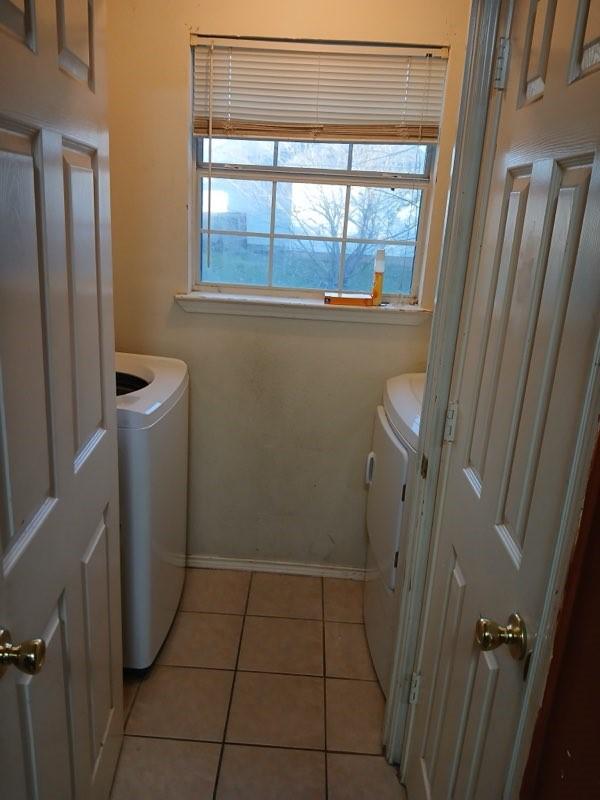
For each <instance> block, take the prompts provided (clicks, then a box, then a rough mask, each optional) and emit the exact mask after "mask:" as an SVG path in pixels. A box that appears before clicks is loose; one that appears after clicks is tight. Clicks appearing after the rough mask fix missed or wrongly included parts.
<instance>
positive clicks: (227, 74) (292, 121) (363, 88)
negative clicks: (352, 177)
mask: <svg viewBox="0 0 600 800" xmlns="http://www.w3.org/2000/svg"><path fill="white" fill-rule="evenodd" d="M200 42H202V43H200ZM446 53H447V51H446V50H445V49H443V48H440V49H427V50H425V49H422V50H416V49H414V48H411V49H406V48H387V47H372V46H368V47H361V46H356V47H352V48H350V47H347V46H336V45H328V46H325V45H323V46H318V45H301V44H299V45H297V46H296V45H294V44H291V43H283V42H277V43H275V42H268V43H264V45H263V44H262V43H261V45H252V44H250V43H248V41H246V42H245V43H242V42H241V41H237V40H236V41H232V40H201V39H195V41H194V97H193V123H194V133H195V134H196V135H198V136H208V135H212V136H219V137H224V136H225V137H227V136H228V137H237V138H254V139H261V138H262V139H315V140H329V141H331V140H336V141H381V142H383V141H385V142H398V141H420V142H434V141H436V140H437V138H438V132H439V125H440V117H441V113H442V104H443V99H444V84H445V79H446V63H447V58H446Z"/></svg>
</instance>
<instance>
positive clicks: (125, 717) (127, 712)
mask: <svg viewBox="0 0 600 800" xmlns="http://www.w3.org/2000/svg"><path fill="white" fill-rule="evenodd" d="M142 681H143V679H142V678H137V679H136V682H137V686H136V687H135V691H134V692H133V697H132V698H131V703H129V708H128V709H125V707H123V731H124V730H125V728H126V727H127V722H128V720H129V717H130V716H131V712H132V711H133V707H134V705H135V701H136V698H137V696H138V692H139V691H140V687H141V685H142ZM123 686H125V676H123Z"/></svg>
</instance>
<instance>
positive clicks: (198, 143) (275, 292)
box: [192, 136, 438, 305]
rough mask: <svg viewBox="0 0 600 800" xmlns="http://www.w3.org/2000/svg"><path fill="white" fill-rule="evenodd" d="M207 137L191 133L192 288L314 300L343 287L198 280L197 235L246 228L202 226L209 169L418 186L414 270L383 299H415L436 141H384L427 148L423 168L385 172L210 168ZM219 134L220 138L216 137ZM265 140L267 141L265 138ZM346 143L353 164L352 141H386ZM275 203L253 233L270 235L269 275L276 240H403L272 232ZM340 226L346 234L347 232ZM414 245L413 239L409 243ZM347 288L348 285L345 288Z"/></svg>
mask: <svg viewBox="0 0 600 800" xmlns="http://www.w3.org/2000/svg"><path fill="white" fill-rule="evenodd" d="M205 138H208V137H202V136H193V137H192V146H193V185H192V193H193V220H194V236H193V258H192V263H193V265H194V266H193V280H192V289H193V291H206V290H208V291H211V290H212V291H215V292H218V291H220V292H226V291H230V292H232V291H233V292H236V293H239V294H248V295H252V294H256V293H261V294H263V295H265V294H267V295H272V296H273V297H291V298H302V297H304V298H309V299H316V298H321V297H322V296H323V292H324V291H338V290H339V291H342V290H343V287H342V286H341V285H339V286H338V287H337V288H332V289H325V290H324V289H311V288H307V287H290V286H288V287H279V286H272V285H270V284H268V283H266V284H255V283H253V284H250V283H230V282H214V281H204V280H202V261H201V240H202V235H203V233H205V232H206V231H207V230H211V233H215V234H216V235H233V236H235V235H240V236H242V235H246V236H252V235H253V234H247V233H246V232H243V233H242V232H240V233H239V234H238V233H237V232H235V231H225V230H221V229H210V228H209V229H205V228H204V227H203V226H202V204H201V199H200V194H201V187H202V179H203V178H207V177H208V176H209V174H210V176H211V177H212V178H229V179H236V180H260V181H269V182H272V183H274V184H275V183H290V182H291V183H313V184H314V183H321V184H333V185H338V186H344V187H351V186H365V187H375V188H377V187H378V186H380V187H386V188H392V187H393V188H394V189H419V190H420V191H421V205H420V208H419V220H418V227H417V236H416V239H415V240H414V248H415V256H414V262H413V272H412V281H411V288H410V292H409V293H407V294H401V293H390V292H386V293H384V295H383V299H384V301H385V302H387V303H396V304H397V303H401V304H407V305H415V304H417V303H418V299H419V287H420V283H421V276H422V272H423V268H424V263H425V254H426V244H427V238H428V234H429V223H430V211H431V199H432V194H433V175H434V171H435V163H436V159H437V154H438V144H437V143H432V142H418V141H392V142H388V144H394V145H424V146H426V148H427V152H426V158H425V164H424V171H423V173H389V172H367V171H352V170H349V169H345V170H343V169H342V170H337V169H318V168H309V167H279V166H264V165H246V164H242V165H239V164H224V163H213V164H212V165H211V167H210V169H209V166H208V163H207V162H206V163H205V162H203V160H202V148H203V142H204V139H205ZM218 138H221V137H218ZM265 141H267V140H265ZM268 141H273V142H274V161H275V160H276V154H277V147H278V143H279V141H284V140H279V141H278V140H272V139H269V140H268ZM294 141H299V142H308V143H311V142H315V141H318V140H314V139H310V140H309V139H304V140H303V139H298V140H294ZM324 141H327V140H324ZM340 143H341V144H347V145H348V146H349V149H348V163H351V157H352V146H353V145H354V144H384V143H383V142H371V141H364V142H355V141H351V142H350V141H346V142H340ZM346 194H347V196H346V215H347V211H348V208H347V206H348V199H349V196H350V192H349V191H348V190H346ZM274 205H275V204H274V203H273V202H272V208H271V225H270V229H269V232H268V233H262V234H256V236H259V237H260V238H268V239H269V243H270V252H269V277H271V276H272V262H273V248H274V242H275V241H276V240H278V239H279V240H282V239H288V240H296V241H297V240H302V239H316V240H319V239H321V240H323V241H339V242H340V243H341V244H342V247H343V248H344V249H345V247H346V245H347V244H348V243H350V244H352V243H356V242H359V243H371V244H379V245H380V246H381V247H386V246H392V245H402V244H404V243H405V242H404V241H403V240H399V241H394V240H368V239H361V238H359V237H348V236H345V235H342V236H339V237H328V236H323V237H319V236H313V237H310V236H303V235H296V234H276V233H275V231H274ZM345 232H346V231H345V229H344V234H345ZM410 246H413V242H412V241H411V242H410ZM342 283H343V256H342V257H341V259H340V269H339V284H342ZM345 291H348V290H345Z"/></svg>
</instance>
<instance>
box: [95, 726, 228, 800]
mask: <svg viewBox="0 0 600 800" xmlns="http://www.w3.org/2000/svg"><path fill="white" fill-rule="evenodd" d="M220 749H221V746H220V745H218V744H206V743H205V742H178V741H172V740H168V739H144V738H139V737H134V736H126V737H125V740H124V742H123V750H122V751H121V757H120V759H119V766H118V768H117V774H116V776H115V782H114V784H113V789H112V793H111V800H210V799H211V798H212V796H213V790H214V784H215V777H216V774H217V766H218V764H219V753H220Z"/></svg>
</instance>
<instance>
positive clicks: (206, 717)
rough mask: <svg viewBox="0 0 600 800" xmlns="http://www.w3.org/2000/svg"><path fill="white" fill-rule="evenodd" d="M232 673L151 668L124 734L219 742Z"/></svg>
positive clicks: (223, 725)
mask: <svg viewBox="0 0 600 800" xmlns="http://www.w3.org/2000/svg"><path fill="white" fill-rule="evenodd" d="M232 682H233V672H225V671H221V670H210V669H187V668H184V667H162V666H157V667H154V669H153V670H152V672H151V674H150V676H149V677H148V678H147V679H146V680H145V681H144V682H143V683H142V685H141V686H140V689H139V691H138V693H137V697H136V698H135V703H134V705H133V709H132V710H131V714H130V716H129V720H128V722H127V733H132V734H139V735H141V736H167V737H169V738H172V739H204V740H207V741H211V742H218V741H221V739H222V737H223V729H224V727H225V719H226V716H227V707H228V704H229V695H230V692H231V685H232Z"/></svg>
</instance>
